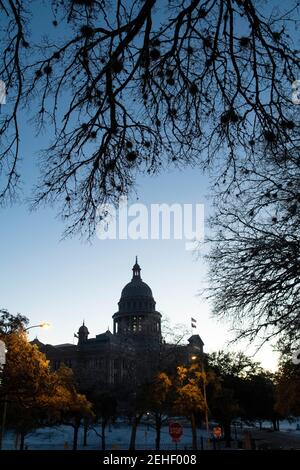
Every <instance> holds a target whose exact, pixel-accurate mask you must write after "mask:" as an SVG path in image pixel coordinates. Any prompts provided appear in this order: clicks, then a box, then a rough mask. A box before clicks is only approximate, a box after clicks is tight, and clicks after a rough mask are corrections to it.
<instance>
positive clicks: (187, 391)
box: [173, 364, 207, 449]
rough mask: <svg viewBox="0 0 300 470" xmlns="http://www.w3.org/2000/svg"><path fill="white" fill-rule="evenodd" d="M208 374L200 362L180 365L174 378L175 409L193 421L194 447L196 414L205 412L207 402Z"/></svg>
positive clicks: (194, 440)
mask: <svg viewBox="0 0 300 470" xmlns="http://www.w3.org/2000/svg"><path fill="white" fill-rule="evenodd" d="M205 384H206V375H205V373H204V372H203V371H202V370H201V369H200V366H199V365H198V364H192V365H190V366H188V367H184V366H178V367H177V374H176V377H175V379H174V391H175V400H174V405H173V406H174V411H175V412H177V413H180V414H182V415H184V416H186V417H188V418H189V419H190V421H191V427H192V437H193V442H192V446H193V449H197V427H196V414H199V413H201V414H204V413H205V411H206V409H207V403H206V400H205V398H204V394H203V387H204V386H205Z"/></svg>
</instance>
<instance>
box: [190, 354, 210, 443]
mask: <svg viewBox="0 0 300 470" xmlns="http://www.w3.org/2000/svg"><path fill="white" fill-rule="evenodd" d="M198 359H199V360H200V361H201V372H202V374H203V398H204V403H205V427H206V434H207V439H208V437H209V425H208V406H207V398H206V385H205V377H204V373H205V371H204V361H203V355H202V357H201V358H199V357H198V356H196V354H193V355H192V356H191V361H197V360H198Z"/></svg>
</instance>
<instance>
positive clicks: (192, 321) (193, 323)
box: [191, 317, 197, 328]
mask: <svg viewBox="0 0 300 470" xmlns="http://www.w3.org/2000/svg"><path fill="white" fill-rule="evenodd" d="M196 323H197V320H195V318H193V317H191V327H192V328H197V325H196Z"/></svg>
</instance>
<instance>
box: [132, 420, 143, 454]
mask: <svg viewBox="0 0 300 470" xmlns="http://www.w3.org/2000/svg"><path fill="white" fill-rule="evenodd" d="M142 416H143V415H139V416H135V417H134V418H133V423H132V428H131V436H130V444H129V450H135V440H136V431H137V427H138V425H139V422H140V420H141V418H142Z"/></svg>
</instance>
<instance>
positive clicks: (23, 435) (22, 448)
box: [20, 431, 26, 450]
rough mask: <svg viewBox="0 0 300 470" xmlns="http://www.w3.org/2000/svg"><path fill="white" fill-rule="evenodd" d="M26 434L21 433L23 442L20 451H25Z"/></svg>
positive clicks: (21, 441)
mask: <svg viewBox="0 0 300 470" xmlns="http://www.w3.org/2000/svg"><path fill="white" fill-rule="evenodd" d="M25 435H26V434H25V432H24V431H22V432H21V440H20V450H24V447H25Z"/></svg>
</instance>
